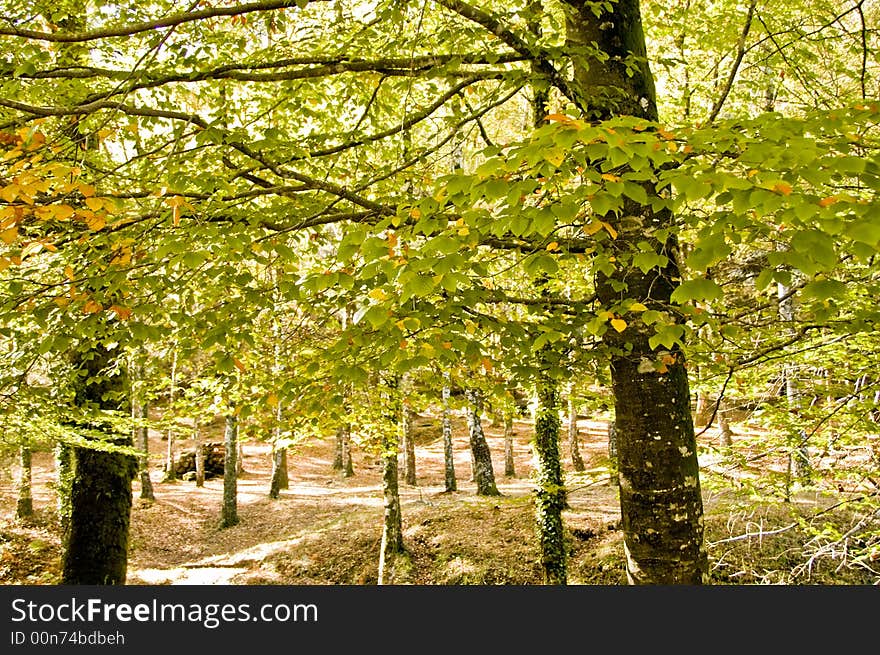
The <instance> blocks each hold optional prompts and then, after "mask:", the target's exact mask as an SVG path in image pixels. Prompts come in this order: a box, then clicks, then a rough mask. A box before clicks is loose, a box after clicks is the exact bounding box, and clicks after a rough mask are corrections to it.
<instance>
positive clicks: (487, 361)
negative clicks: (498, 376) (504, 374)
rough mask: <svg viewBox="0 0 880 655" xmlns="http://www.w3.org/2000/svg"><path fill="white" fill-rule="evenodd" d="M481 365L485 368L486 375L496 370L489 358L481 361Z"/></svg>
mask: <svg viewBox="0 0 880 655" xmlns="http://www.w3.org/2000/svg"><path fill="white" fill-rule="evenodd" d="M480 364H481V365H482V366H483V370H485V371H486V373H491V372H492V370H493V369H494V368H495V366H494V365H493V364H492V360H491V359H489V358H488V357H483V359H482V360H481V361H480Z"/></svg>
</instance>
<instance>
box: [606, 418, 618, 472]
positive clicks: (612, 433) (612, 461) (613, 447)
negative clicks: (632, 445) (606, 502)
mask: <svg viewBox="0 0 880 655" xmlns="http://www.w3.org/2000/svg"><path fill="white" fill-rule="evenodd" d="M608 462H609V466H610V468H611V486H613V487H616V486H617V485H618V484H620V479H619V475H618V471H617V424H616V423H615V422H614V421H611V422H610V423H608Z"/></svg>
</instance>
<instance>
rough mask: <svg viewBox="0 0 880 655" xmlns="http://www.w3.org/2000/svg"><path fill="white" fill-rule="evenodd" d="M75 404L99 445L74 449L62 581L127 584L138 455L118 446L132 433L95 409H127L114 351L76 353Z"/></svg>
mask: <svg viewBox="0 0 880 655" xmlns="http://www.w3.org/2000/svg"><path fill="white" fill-rule="evenodd" d="M73 364H74V371H75V372H76V376H77V377H76V380H75V382H74V388H75V403H76V405H77V408H78V409H79V410H81V411H82V412H83V414H85V416H83V417H82V418H81V419H79V420H78V421H77V427H78V428H79V429H80V430H81V433H82V436H83V437H84V438H85V439H87V440H90V441H93V442H94V444H95V448H87V447H84V446H74V447H72V448H71V449H70V472H71V474H70V485H69V493H70V501H69V508H70V515H69V525H68V530H67V536H66V539H65V542H66V543H65V546H66V547H65V548H64V551H63V554H62V574H61V583H62V584H77V585H79V584H89V585H109V584H124V583H125V577H126V572H127V568H128V533H129V522H130V517H131V504H132V489H131V483H132V480H133V479H134V476H135V475H136V473H137V470H138V463H137V459H136V458H135V457H134V456H132V455H130V454H124V453H122V452H119V451H118V450H114V447H116V446H123V447H125V446H127V447H131V446H132V437H131V434H130V433H129V434H119V433H116V432H114V431H113V428H112V426H111V425H109V424H108V423H106V422H105V421H104V420H102V419H101V418H100V417H89V416H88V414H89V413H91V412H94V411H95V410H113V411H117V412H118V411H121V410H122V409H123V407H127V405H128V400H127V398H126V395H127V394H126V386H127V385H126V381H125V376H124V375H122V374H121V373H120V372H118V371H116V370H115V368H116V361H115V358H114V357H113V355H112V353H110V352H109V351H108V350H107V349H106V348H105V347H103V346H93V347H92V348H91V349H89V351H88V352H87V353H86V354H85V355H82V354H77V355H75V357H74V362H73Z"/></svg>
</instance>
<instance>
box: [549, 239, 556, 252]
mask: <svg viewBox="0 0 880 655" xmlns="http://www.w3.org/2000/svg"><path fill="white" fill-rule="evenodd" d="M554 250H559V243H558V242H556V241H551V242H550V243H548V244H547V252H553V251H554Z"/></svg>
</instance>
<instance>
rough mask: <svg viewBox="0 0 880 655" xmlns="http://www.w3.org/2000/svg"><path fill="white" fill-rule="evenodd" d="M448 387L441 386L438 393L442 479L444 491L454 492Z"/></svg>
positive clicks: (453, 464) (453, 461) (455, 485)
mask: <svg viewBox="0 0 880 655" xmlns="http://www.w3.org/2000/svg"><path fill="white" fill-rule="evenodd" d="M450 393H451V392H450V389H449V386H447V385H443V390H442V391H441V392H440V395H441V398H442V399H443V414H442V416H441V418H440V430H441V433H442V434H443V477H444V484H445V485H446V491H456V490H457V489H458V485H457V484H456V481H455V457H454V454H453V450H452V415H451V413H450V411H449V395H450Z"/></svg>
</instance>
